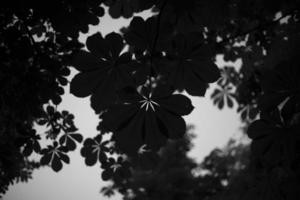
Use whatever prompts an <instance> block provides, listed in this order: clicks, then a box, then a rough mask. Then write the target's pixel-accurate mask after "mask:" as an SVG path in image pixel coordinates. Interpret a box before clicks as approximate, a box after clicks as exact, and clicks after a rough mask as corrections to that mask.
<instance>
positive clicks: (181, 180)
mask: <svg viewBox="0 0 300 200" xmlns="http://www.w3.org/2000/svg"><path fill="white" fill-rule="evenodd" d="M194 137H195V134H194V133H193V127H192V126H189V127H188V130H187V133H186V135H185V136H184V137H183V138H181V139H179V140H173V141H169V142H168V143H167V145H166V146H165V147H163V148H162V149H161V150H160V152H158V153H157V154H156V153H153V152H148V155H147V160H145V159H144V158H140V159H137V160H133V161H131V162H132V163H134V164H133V168H132V170H131V172H132V176H130V177H129V178H128V179H121V180H120V179H113V183H112V184H111V185H108V186H105V187H103V188H102V190H101V191H102V193H103V194H104V195H106V196H109V197H110V196H111V195H113V194H114V193H115V192H116V191H118V192H120V193H121V194H122V196H123V199H128V200H129V199H131V200H132V199H145V200H146V199H147V200H152V199H153V200H154V199H156V200H159V199H164V200H169V199H170V200H171V199H172V200H173V199H180V200H194V199H211V198H214V197H215V196H216V195H219V194H220V193H222V192H225V191H226V189H227V186H228V185H230V184H232V182H234V181H232V180H234V179H236V177H239V176H240V174H241V173H242V172H244V171H246V167H247V165H248V163H249V145H246V144H243V143H239V142H238V141H235V140H230V142H229V143H228V144H227V145H226V146H225V147H224V148H222V149H219V148H216V149H214V150H213V151H212V152H211V153H210V154H209V155H207V156H206V158H205V159H204V160H203V162H202V163H200V164H199V163H197V162H195V161H194V160H193V159H191V158H189V157H188V156H187V153H188V152H189V151H190V150H191V148H192V144H191V140H192V139H193V138H194ZM149 163H150V164H151V163H153V164H154V166H151V167H149ZM153 164H152V165H153Z"/></svg>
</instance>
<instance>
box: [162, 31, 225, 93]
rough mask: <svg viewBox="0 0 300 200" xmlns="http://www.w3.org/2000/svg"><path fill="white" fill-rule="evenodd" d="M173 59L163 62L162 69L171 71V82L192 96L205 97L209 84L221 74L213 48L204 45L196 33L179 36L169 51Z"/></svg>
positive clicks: (168, 53)
mask: <svg viewBox="0 0 300 200" xmlns="http://www.w3.org/2000/svg"><path fill="white" fill-rule="evenodd" d="M167 55H168V56H169V57H170V58H171V59H167V60H162V63H161V64H160V65H161V68H166V69H167V71H169V82H170V84H171V85H174V86H175V88H179V89H185V90H186V91H187V92H188V93H189V94H190V95H194V96H204V95H205V92H206V89H207V87H208V83H212V82H215V81H217V80H218V78H219V77H220V72H219V69H218V67H217V66H216V65H215V64H214V62H213V61H212V56H213V48H212V46H210V45H207V44H204V43H203V40H202V36H201V35H199V34H196V33H191V34H188V35H178V36H176V37H175V38H174V41H173V45H172V47H171V48H170V49H169V50H167Z"/></svg>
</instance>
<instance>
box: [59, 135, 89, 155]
mask: <svg viewBox="0 0 300 200" xmlns="http://www.w3.org/2000/svg"><path fill="white" fill-rule="evenodd" d="M82 140H83V137H82V135H81V134H79V133H65V134H64V135H62V136H61V137H60V138H59V143H60V144H61V145H64V146H66V147H67V148H68V150H69V151H74V150H75V149H76V142H78V143H81V142H82Z"/></svg>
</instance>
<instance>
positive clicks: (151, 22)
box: [124, 17, 171, 53]
mask: <svg viewBox="0 0 300 200" xmlns="http://www.w3.org/2000/svg"><path fill="white" fill-rule="evenodd" d="M170 33H171V29H170V27H168V26H162V25H160V32H159V35H157V18H156V17H150V18H148V19H147V20H146V21H145V20H144V19H143V18H141V17H134V18H133V19H132V20H131V22H130V25H129V27H128V30H127V32H126V33H125V35H124V39H125V40H126V42H127V43H128V44H129V45H130V46H132V47H134V48H135V50H138V51H142V52H144V51H146V52H150V53H153V52H152V50H154V49H153V45H154V43H155V40H156V39H157V41H156V47H155V48H156V49H155V50H156V51H157V50H160V49H162V47H164V46H165V45H166V43H168V41H169V40H170ZM156 36H158V37H157V38H156Z"/></svg>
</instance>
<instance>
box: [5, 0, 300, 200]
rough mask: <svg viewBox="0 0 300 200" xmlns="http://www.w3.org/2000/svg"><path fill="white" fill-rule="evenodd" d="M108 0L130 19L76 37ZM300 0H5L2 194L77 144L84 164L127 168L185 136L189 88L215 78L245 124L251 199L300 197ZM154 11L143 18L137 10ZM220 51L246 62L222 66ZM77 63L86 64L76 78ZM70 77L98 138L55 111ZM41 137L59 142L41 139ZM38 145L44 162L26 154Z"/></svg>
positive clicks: (224, 100) (215, 97)
mask: <svg viewBox="0 0 300 200" xmlns="http://www.w3.org/2000/svg"><path fill="white" fill-rule="evenodd" d="M104 7H107V8H108V9H107V10H108V14H109V15H110V16H111V17H113V18H119V17H124V18H128V20H130V25H129V26H128V27H125V28H123V29H122V30H121V31H120V32H119V33H115V32H112V33H109V34H108V35H105V36H104V35H103V34H102V33H101V30H100V32H98V33H95V34H93V35H91V36H89V37H88V38H87V40H86V44H82V43H80V42H79V41H78V36H79V33H80V32H81V33H87V32H88V31H89V25H97V24H99V23H101V18H100V17H102V16H103V15H104V14H105V9H104ZM299 8H300V1H299V0H275V1H270V0H260V1H256V0H244V1H238V0H224V1H217V0H209V1H208V0H204V1H197V0H186V1H180V0H84V1H82V0H81V1H79V0H53V1H35V0H28V1H22V0H10V1H4V3H3V6H2V7H1V8H0V24H1V26H0V27H1V28H0V57H1V64H0V65H1V68H0V83H1V87H0V94H1V96H0V113H1V114H0V124H1V127H0V170H1V173H0V192H1V193H4V192H5V190H6V189H7V186H8V185H9V184H10V183H12V182H13V181H14V180H22V181H26V180H27V179H28V178H29V177H30V174H31V172H32V170H33V169H35V168H37V167H39V166H41V165H42V166H44V165H49V166H51V168H52V169H53V170H54V171H56V172H58V171H60V170H61V169H62V167H63V165H64V164H68V163H69V157H68V152H70V151H73V150H75V149H76V147H77V144H78V143H81V142H83V147H82V148H81V155H82V156H83V157H84V159H85V163H86V165H87V166H91V165H95V164H98V163H99V164H100V166H101V168H102V169H103V171H102V179H103V180H109V179H115V178H116V177H117V178H118V179H126V178H128V177H130V176H131V175H132V173H131V172H132V168H133V164H134V162H131V161H132V160H135V159H137V158H138V157H144V158H145V159H147V155H148V154H147V153H145V152H152V153H155V152H158V151H159V150H160V149H161V148H163V147H164V146H165V145H166V144H167V143H168V141H170V140H178V139H180V138H182V137H184V135H185V132H186V123H185V121H184V119H183V118H182V116H184V115H188V114H190V113H191V112H192V110H193V108H194V107H193V105H192V103H191V100H190V99H189V97H188V96H187V95H185V94H184V93H182V91H186V93H187V94H189V95H192V96H197V97H202V96H204V95H205V94H206V90H207V88H208V86H209V84H210V83H214V82H216V83H217V88H216V89H215V90H214V92H213V93H212V95H211V98H212V102H213V103H214V104H216V105H217V106H218V108H219V109H222V108H223V107H224V106H228V107H230V108H236V107H237V112H239V113H240V115H241V119H242V121H243V122H245V124H247V125H249V128H248V132H247V133H248V136H249V137H250V138H251V139H252V144H251V162H250V164H249V166H250V167H251V173H253V177H255V178H254V179H253V180H252V184H251V187H249V188H248V190H247V191H246V192H245V194H247V195H245V197H243V198H244V199H250V198H251V199H253V198H254V199H299V198H300V194H299V191H298V189H297V188H299V186H300V185H299V180H300V177H299V176H300V166H299V164H300V162H299V160H300V155H299V152H300V151H299V147H300V146H299V139H300V138H299V129H300V128H299V126H300V107H299V104H300V79H299V77H300V67H299V64H300V61H299V60H298V59H297V58H298V57H299V53H300V51H299V46H300V45H299V43H300V37H299V34H300V29H299ZM149 9H151V10H152V11H153V15H152V16H149V18H147V19H143V18H141V17H137V16H135V15H134V14H135V13H138V12H141V11H144V10H149ZM99 19H100V20H99ZM217 55H222V56H223V58H224V60H225V61H236V60H238V59H240V60H241V61H242V65H241V67H240V68H239V69H237V68H235V67H232V66H224V67H221V66H219V67H218V66H217V65H216V64H215V61H216V56H217ZM72 67H74V68H75V69H76V70H78V71H79V73H78V74H76V76H75V77H74V78H73V79H72V80H71V81H70V82H69V81H68V79H67V77H68V75H69V74H70V68H72ZM64 86H69V87H70V91H71V93H72V94H73V95H75V96H77V97H87V96H89V97H90V102H91V108H92V109H93V110H94V111H95V113H96V114H97V115H98V116H99V126H98V127H97V130H98V131H99V134H98V135H96V136H95V137H94V138H84V137H83V135H84V133H82V134H80V133H78V132H77V130H78V129H77V127H76V125H75V124H74V122H73V119H74V116H73V115H72V114H71V113H69V112H68V111H61V110H60V109H59V104H60V102H61V95H63V94H64ZM234 105H237V106H234ZM35 125H39V126H43V127H45V128H46V131H45V132H44V133H43V134H40V133H37V132H36V130H35ZM108 133H112V136H111V137H110V138H109V139H104V138H106V137H104V135H106V134H108ZM41 135H46V138H47V139H48V141H49V142H50V143H51V144H49V145H48V146H42V145H40V138H41ZM33 152H35V153H37V154H39V155H41V160H40V162H38V163H36V162H33V161H31V160H30V159H29V156H30V155H31V154H32V153H33ZM116 155H117V156H116ZM143 162H146V161H143ZM274 191H275V192H274Z"/></svg>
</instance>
